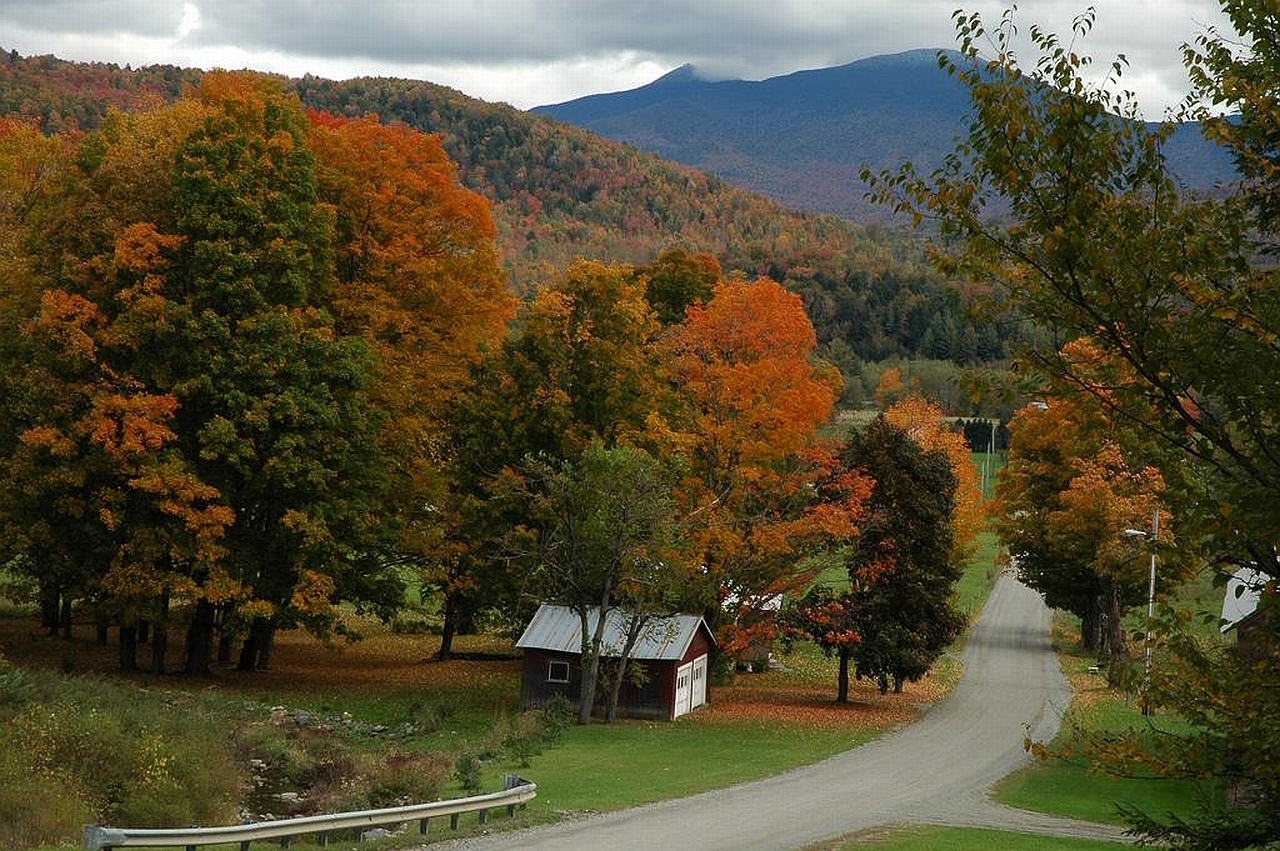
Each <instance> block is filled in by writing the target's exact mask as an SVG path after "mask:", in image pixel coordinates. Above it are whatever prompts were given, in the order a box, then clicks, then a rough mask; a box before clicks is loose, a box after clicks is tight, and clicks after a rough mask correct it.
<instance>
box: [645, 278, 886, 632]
mask: <svg viewBox="0 0 1280 851" xmlns="http://www.w3.org/2000/svg"><path fill="white" fill-rule="evenodd" d="M815 344H816V340H815V336H814V331H813V326H812V325H811V324H810V322H809V320H808V317H807V316H806V315H805V312H804V308H803V306H802V305H801V303H800V299H799V298H798V297H797V296H796V295H794V294H792V293H790V292H788V291H787V290H785V289H784V288H783V287H781V286H780V285H778V284H777V283H775V282H773V281H771V280H768V279H763V278H762V279H760V280H757V281H755V282H754V283H748V282H744V281H728V282H722V283H720V284H719V285H717V287H716V288H715V291H714V293H713V295H712V298H711V299H710V301H708V302H707V303H706V304H705V305H698V304H695V305H692V306H690V307H689V309H688V311H687V314H686V318H685V321H684V322H683V323H682V324H680V325H677V326H673V327H672V329H671V331H670V333H669V334H668V336H667V337H666V339H665V340H664V343H663V345H664V347H665V349H666V352H667V354H668V357H669V369H670V372H671V375H672V378H673V381H674V383H675V386H676V388H677V394H678V396H679V398H680V400H681V406H680V408H679V409H678V413H676V414H675V415H674V416H673V417H672V419H670V420H666V419H664V418H662V417H659V416H654V417H653V418H651V423H650V425H651V434H652V435H653V436H654V438H655V439H656V440H657V441H658V442H659V443H661V444H665V445H666V446H667V447H669V449H670V451H671V452H674V453H679V454H680V455H681V456H682V457H683V458H684V459H685V462H686V473H685V477H684V479H683V481H682V482H681V484H680V486H679V498H680V500H681V501H682V504H683V506H684V511H685V513H686V515H687V518H688V520H689V522H690V523H693V524H695V529H696V532H695V538H696V540H697V548H698V549H699V551H700V552H701V554H702V558H703V562H704V565H705V568H706V570H707V571H708V574H709V577H710V580H711V581H712V582H713V583H714V584H715V585H716V586H717V587H718V589H719V598H720V604H721V605H722V609H717V612H716V615H718V616H720V617H721V618H722V620H721V622H720V623H719V624H718V625H717V626H718V629H717V638H718V639H719V641H720V648H721V650H722V651H723V652H725V653H726V654H728V655H729V656H731V657H739V656H742V655H744V654H746V653H747V652H748V651H749V650H750V648H751V647H752V646H753V645H754V644H755V643H757V642H758V641H760V640H762V639H764V638H767V637H770V636H772V634H773V633H774V632H775V630H776V626H775V611H776V604H777V601H778V600H779V598H780V597H781V596H782V595H783V594H788V593H790V594H796V593H800V592H802V591H803V590H804V588H805V587H806V586H807V585H808V582H809V581H810V580H811V579H812V576H813V572H812V571H806V570H805V569H804V567H803V566H802V564H801V562H802V559H801V558H800V556H801V555H802V554H803V553H804V552H805V550H806V547H808V546H814V545H818V546H821V545H827V544H829V543H831V542H833V541H840V540H847V539H849V538H851V537H852V536H854V535H855V534H856V532H857V520H858V519H859V517H860V516H861V511H862V502H863V500H864V499H865V497H866V495H867V493H868V492H869V490H870V482H869V481H868V480H867V479H865V477H862V476H860V475H859V474H857V473H856V472H853V471H850V470H846V469H844V468H843V467H842V466H841V465H840V464H839V462H838V460H837V458H836V452H835V447H834V446H831V445H828V444H824V443H823V442H822V441H820V440H819V437H818V429H819V428H820V427H821V426H822V425H823V424H825V423H826V422H827V421H828V420H829V419H830V417H831V414H832V411H833V407H834V404H835V399H836V395H837V393H838V390H839V377H838V374H837V373H836V372H835V370H834V369H833V368H831V367H830V366H828V365H822V364H816V363H815V361H814V358H813V351H814V347H815Z"/></svg>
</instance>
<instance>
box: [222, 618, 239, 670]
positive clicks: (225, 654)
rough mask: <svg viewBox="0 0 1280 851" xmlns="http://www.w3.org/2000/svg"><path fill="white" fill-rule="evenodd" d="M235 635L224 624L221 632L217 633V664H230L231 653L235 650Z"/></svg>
mask: <svg viewBox="0 0 1280 851" xmlns="http://www.w3.org/2000/svg"><path fill="white" fill-rule="evenodd" d="M235 644H236V637H235V636H234V635H233V634H232V633H231V631H230V630H229V629H227V628H226V626H223V628H222V632H220V633H219V634H218V665H220V666H227V665H230V664H231V654H232V653H233V652H234V650H235Z"/></svg>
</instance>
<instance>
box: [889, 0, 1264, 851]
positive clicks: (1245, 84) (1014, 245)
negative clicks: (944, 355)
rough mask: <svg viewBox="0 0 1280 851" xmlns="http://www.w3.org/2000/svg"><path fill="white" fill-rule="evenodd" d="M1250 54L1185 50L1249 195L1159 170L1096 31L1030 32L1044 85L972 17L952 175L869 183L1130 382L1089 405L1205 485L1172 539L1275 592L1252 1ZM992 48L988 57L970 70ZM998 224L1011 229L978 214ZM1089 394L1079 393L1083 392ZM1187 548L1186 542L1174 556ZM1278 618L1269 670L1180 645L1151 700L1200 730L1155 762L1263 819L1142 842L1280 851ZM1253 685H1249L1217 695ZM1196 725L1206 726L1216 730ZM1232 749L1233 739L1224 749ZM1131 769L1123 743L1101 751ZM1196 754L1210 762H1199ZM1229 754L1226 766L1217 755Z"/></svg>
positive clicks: (1148, 828)
mask: <svg viewBox="0 0 1280 851" xmlns="http://www.w3.org/2000/svg"><path fill="white" fill-rule="evenodd" d="M1223 8H1224V10H1225V11H1226V12H1227V14H1228V16H1229V17H1230V18H1231V21H1232V24H1233V25H1234V27H1235V29H1236V31H1237V33H1239V38H1236V37H1230V38H1228V37H1227V36H1225V35H1222V34H1219V33H1215V32H1212V31H1211V32H1208V33H1206V34H1204V35H1203V36H1202V37H1201V38H1200V39H1199V40H1198V42H1197V45H1198V47H1190V46H1189V47H1187V48H1186V50H1185V54H1186V58H1187V63H1188V66H1189V69H1190V71H1191V78H1192V82H1193V84H1194V85H1195V86H1196V88H1197V92H1196V94H1197V95H1198V96H1199V98H1201V101H1202V105H1203V108H1204V110H1205V113H1206V115H1207V112H1208V111H1210V110H1212V111H1214V112H1218V111H1221V112H1222V113H1226V114H1232V113H1234V114H1235V115H1237V116H1238V118H1231V119H1229V120H1219V119H1213V120H1210V121H1209V122H1208V128H1209V130H1210V132H1211V134H1212V135H1214V136H1215V137H1216V138H1218V139H1219V140H1220V141H1221V142H1223V143H1224V144H1225V145H1226V146H1227V148H1228V150H1230V151H1231V152H1232V153H1233V154H1234V155H1235V157H1236V160H1237V163H1238V165H1239V166H1240V167H1241V172H1242V176H1243V177H1244V181H1243V183H1242V185H1241V187H1240V191H1239V192H1236V193H1234V194H1227V195H1226V196H1225V197H1219V198H1188V197H1185V196H1183V195H1182V194H1180V193H1179V191H1178V186H1177V184H1176V182H1175V180H1174V179H1173V178H1172V177H1171V176H1170V174H1169V173H1168V170H1167V168H1166V167H1165V160H1164V156H1163V145H1164V142H1165V141H1166V139H1167V137H1168V133H1169V132H1170V130H1169V127H1168V126H1167V125H1166V126H1163V127H1159V128H1156V129H1154V130H1151V129H1148V128H1147V127H1146V126H1145V125H1144V124H1143V123H1141V122H1140V121H1138V120H1137V119H1138V112H1137V108H1136V104H1135V101H1134V99H1133V95H1132V94H1131V93H1125V92H1121V93H1119V94H1117V93H1115V92H1114V89H1115V88H1116V87H1117V83H1118V78H1119V77H1120V75H1121V73H1122V71H1123V69H1124V61H1123V60H1117V61H1116V62H1115V63H1113V64H1112V66H1111V68H1110V72H1109V73H1108V74H1106V75H1105V76H1104V78H1103V80H1102V81H1101V82H1100V83H1089V82H1087V81H1086V79H1085V77H1084V73H1085V72H1084V70H1083V69H1085V68H1086V67H1087V65H1088V64H1089V63H1088V59H1087V58H1086V57H1084V56H1082V55H1080V53H1079V51H1078V50H1077V48H1076V45H1075V43H1074V41H1075V39H1078V38H1080V37H1082V36H1084V35H1085V34H1086V33H1087V32H1088V30H1089V29H1090V28H1091V27H1092V24H1093V15H1092V13H1086V14H1085V15H1082V16H1081V17H1080V18H1079V19H1078V21H1077V23H1076V26H1075V32H1074V37H1075V39H1073V42H1072V43H1071V44H1064V43H1063V42H1061V41H1060V40H1059V39H1058V38H1057V37H1056V36H1054V35H1052V34H1049V33H1046V32H1044V31H1042V30H1040V29H1038V28H1031V29H1030V31H1029V32H1030V35H1031V42H1032V49H1033V50H1034V51H1035V53H1036V59H1035V66H1034V68H1033V69H1026V70H1024V69H1023V68H1022V67H1021V66H1020V64H1019V59H1018V57H1017V55H1016V54H1015V52H1014V51H1013V49H1012V37H1013V31H1014V21H1013V14H1012V13H1011V12H1010V13H1007V14H1006V15H1005V17H1004V18H1003V19H1002V21H1001V23H1000V25H999V26H998V27H996V28H995V29H994V30H992V31H988V30H987V29H986V27H985V26H984V24H983V22H982V20H981V18H980V17H978V16H976V15H966V14H958V15H957V17H956V22H957V29H958V34H959V41H960V47H961V58H960V59H959V60H955V61H952V60H948V59H945V58H944V59H943V60H942V62H943V65H944V66H946V67H947V68H948V69H949V70H950V71H951V72H952V73H954V74H956V75H957V76H959V77H960V79H961V80H962V82H963V83H964V84H965V85H966V86H967V87H968V88H969V91H970V95H971V98H972V102H973V118H972V121H971V123H970V125H969V127H968V133H967V136H966V138H965V139H964V140H963V141H962V142H961V144H960V146H959V147H958V148H957V150H956V152H955V153H954V155H952V156H951V157H949V158H948V159H947V162H946V164H945V165H944V166H943V168H942V169H941V170H940V171H939V172H937V173H935V174H934V175H932V176H930V177H927V178H926V177H921V176H919V175H917V174H916V173H915V172H914V171H913V170H911V169H910V168H909V167H908V168H906V169H904V170H903V171H901V172H899V173H897V174H886V175H881V176H880V177H879V178H876V179H874V189H873V191H874V192H875V194H877V195H878V196H879V197H880V198H881V199H882V200H884V201H886V202H888V203H889V204H891V205H894V206H895V207H897V208H898V209H902V210H905V211H907V212H909V213H911V214H912V215H914V216H915V217H917V218H920V219H923V218H936V219H937V220H938V221H939V226H940V229H941V233H942V235H943V237H944V239H945V240H946V241H947V243H948V244H949V245H950V246H952V247H953V248H954V249H955V251H954V253H952V254H951V255H950V257H949V259H947V260H946V261H945V263H944V265H945V266H946V267H947V268H948V269H950V270H951V271H954V272H962V273H965V274H967V275H970V276H971V277H973V278H974V279H975V280H977V281H980V282H982V283H984V284H986V283H994V284H996V285H997V286H999V287H1000V288H1001V290H1002V291H1003V292H1004V293H1006V294H1007V295H1008V297H1009V299H1010V300H1011V302H1012V303H1013V304H1015V305H1016V306H1017V307H1018V308H1019V309H1021V310H1023V311H1025V312H1026V314H1027V315H1028V316H1030V317H1032V318H1034V319H1035V320H1037V321H1038V322H1040V323H1042V324H1043V325H1044V326H1046V327H1048V328H1050V329H1052V330H1053V331H1054V332H1055V333H1056V334H1058V335H1059V337H1060V338H1063V339H1068V340H1069V339H1072V338H1074V337H1079V336H1090V337H1091V338H1092V339H1093V340H1094V342H1095V344H1096V345H1097V346H1098V347H1099V348H1100V349H1101V350H1103V351H1104V352H1106V353H1107V355H1108V356H1110V357H1113V358H1115V359H1116V360H1117V361H1120V362H1123V363H1124V364H1126V365H1127V366H1128V368H1129V369H1131V371H1132V372H1131V378H1130V380H1129V381H1128V382H1126V383H1124V384H1121V385H1116V386H1110V387H1107V388H1106V392H1105V393H1096V395H1097V396H1098V398H1099V400H1100V401H1101V402H1102V403H1103V404H1104V405H1105V406H1107V407H1108V408H1109V409H1110V410H1111V411H1112V412H1113V414H1112V415H1113V416H1114V417H1115V418H1117V419H1118V420H1122V421H1125V422H1127V423H1129V424H1131V425H1133V426H1136V427H1139V428H1142V429H1145V430H1146V431H1147V432H1148V433H1149V434H1150V435H1152V436H1153V438H1154V439H1155V440H1157V441H1159V442H1160V443H1161V444H1162V445H1163V446H1164V447H1165V448H1166V449H1167V450H1170V451H1176V452H1179V453H1181V454H1182V455H1183V456H1184V457H1185V458H1186V459H1187V465H1188V466H1192V467H1195V469H1196V471H1197V473H1198V475H1199V479H1200V485H1201V492H1200V494H1199V498H1198V499H1197V500H1194V501H1192V500H1187V501H1185V502H1183V503H1182V505H1183V506H1184V507H1183V508H1182V509H1181V510H1180V512H1179V514H1178V519H1179V521H1180V523H1181V524H1182V526H1183V527H1184V528H1187V527H1193V528H1195V529H1196V530H1197V532H1198V533H1202V534H1203V536H1204V537H1203V541H1204V543H1205V545H1206V547H1207V548H1208V550H1209V556H1210V557H1211V558H1212V559H1213V560H1214V561H1217V562H1219V563H1226V564H1230V565H1237V564H1241V563H1254V564H1256V565H1257V566H1258V568H1259V569H1261V570H1263V571H1264V572H1266V573H1267V574H1269V575H1270V576H1273V577H1274V576H1280V561H1278V559H1277V550H1276V547H1275V543H1276V541H1277V540H1280V385H1277V384H1276V382H1275V381H1273V380H1272V379H1271V376H1272V375H1274V374H1276V372H1277V370H1278V369H1280V349H1277V347H1276V345H1275V342H1276V339H1277V331H1276V318H1277V316H1280V286H1277V281H1276V275H1277V271H1276V270H1275V268H1274V266H1273V265H1272V264H1270V263H1259V262H1257V261H1258V258H1259V257H1260V256H1263V255H1264V254H1265V252H1266V251H1267V250H1268V249H1269V248H1270V247H1271V246H1272V245H1273V243H1274V234H1275V227H1274V223H1275V209H1276V208H1275V204H1274V199H1275V198H1276V197H1277V192H1276V186H1277V181H1276V172H1275V164H1274V145H1273V140H1274V139H1275V138H1276V135H1277V132H1278V130H1277V128H1278V124H1277V122H1278V120H1280V119H1277V116H1280V109H1277V94H1276V88H1275V86H1274V81H1275V79H1276V78H1277V76H1280V53H1278V52H1277V49H1276V44H1277V41H1278V40H1277V18H1276V15H1275V11H1274V9H1273V8H1272V6H1271V5H1270V4H1269V3H1265V2H1262V0H1226V2H1224V3H1223ZM988 41H989V42H990V43H991V46H992V47H993V48H994V49H993V50H989V51H988V52H989V53H990V55H992V56H994V57H995V58H994V59H991V60H983V59H981V58H980V57H979V52H978V51H979V45H981V44H984V43H985V42H988ZM992 209H1002V210H1005V211H1007V215H1006V216H1004V217H1000V218H997V217H994V216H991V215H988V212H987V211H990V210H992ZM1031 361H1032V362H1033V363H1034V364H1035V365H1036V366H1038V367H1039V368H1041V369H1042V370H1044V371H1045V372H1046V373H1048V374H1049V375H1051V376H1054V377H1056V378H1057V379H1059V380H1062V381H1066V382H1068V383H1074V384H1076V385H1077V386H1082V387H1088V386H1089V383H1088V381H1087V380H1081V379H1082V376H1081V375H1080V371H1079V367H1080V366H1081V365H1080V364H1079V363H1078V362H1075V361H1072V360H1070V359H1062V358H1059V357H1058V356H1057V354H1056V352H1041V353H1039V354H1038V355H1035V356H1033V357H1032V358H1031ZM1083 378H1087V376H1084V377H1083ZM1187 539H1189V540H1196V539H1198V535H1197V536H1195V537H1191V536H1185V535H1184V540H1187ZM1276 598H1277V595H1276V594H1275V591H1274V588H1273V587H1272V586H1271V585H1269V586H1268V587H1267V588H1266V589H1264V593H1263V594H1262V602H1261V604H1260V607H1261V608H1262V610H1263V612H1264V613H1268V615H1269V616H1268V617H1267V618H1266V619H1265V620H1264V621H1263V623H1264V624H1265V626H1264V627H1263V629H1262V640H1261V642H1260V646H1261V649H1260V650H1259V653H1260V656H1259V658H1258V659H1256V660H1253V661H1250V662H1248V663H1245V662H1244V661H1243V660H1240V659H1239V658H1238V656H1237V654H1236V652H1235V651H1234V650H1232V651H1228V652H1227V654H1226V656H1225V657H1223V658H1218V657H1215V656H1212V655H1203V654H1198V653H1196V652H1194V651H1192V650H1191V649H1190V646H1189V645H1188V644H1187V643H1186V642H1183V641H1181V640H1178V641H1177V643H1176V645H1175V646H1176V647H1177V648H1178V649H1179V650H1180V653H1179V655H1177V656H1176V657H1175V664H1178V665H1182V664H1186V665H1188V666H1189V670H1191V671H1194V672H1195V675H1194V676H1191V675H1184V676H1181V677H1180V678H1178V679H1176V680H1174V679H1169V678H1166V677H1165V676H1164V675H1162V674H1160V673H1159V672H1157V676H1156V677H1155V686H1156V687H1155V689H1154V690H1153V697H1154V698H1155V699H1156V700H1157V701H1160V700H1164V701H1167V705H1168V706H1170V707H1171V708H1172V709H1174V710H1175V711H1177V712H1179V713H1181V714H1183V715H1184V716H1185V717H1187V718H1188V719H1191V720H1192V722H1193V724H1195V726H1194V727H1193V732H1192V733H1191V734H1190V735H1187V736H1159V737H1156V745H1157V747H1156V749H1155V755H1154V756H1153V757H1152V762H1153V764H1154V765H1155V767H1156V768H1157V770H1158V771H1160V772H1161V773H1163V774H1168V775H1182V774H1183V773H1184V772H1185V771H1188V770H1190V771H1197V772H1200V773H1201V775H1215V774H1217V775H1221V776H1225V777H1227V778H1229V779H1230V780H1231V782H1232V783H1234V784H1237V785H1239V786H1245V787H1248V788H1249V789H1250V790H1251V791H1253V792H1254V793H1255V794H1256V796H1257V800H1256V803H1255V804H1254V805H1253V806H1251V807H1242V808H1232V809H1227V810H1222V809H1220V808H1218V807H1210V808H1208V809H1206V810H1205V811H1204V812H1201V813H1199V814H1198V815H1197V816H1196V817H1195V818H1192V819H1189V820H1187V821H1183V822H1175V823H1173V824H1168V825H1159V824H1157V823H1156V822H1154V821H1152V820H1150V819H1144V820H1141V821H1140V822H1138V828H1139V830H1141V831H1142V832H1143V833H1144V834H1145V835H1146V836H1147V837H1148V838H1161V839H1163V840H1166V841H1169V842H1172V843H1174V844H1175V845H1177V846H1179V847H1185V848H1242V847H1248V846H1250V845H1255V844H1262V843H1265V842H1268V841H1272V840H1274V839H1275V837H1276V836H1280V782H1277V778H1276V763H1275V760H1274V759H1272V758H1271V756H1270V755H1271V754H1274V753H1275V752H1276V750H1277V749H1278V748H1280V744H1278V743H1277V738H1276V736H1277V733H1276V731H1275V729H1274V725H1266V726H1258V725H1252V726H1250V725H1248V724H1242V723H1238V720H1239V719H1236V718H1234V717H1228V715H1230V714H1231V713H1236V712H1240V713H1243V714H1244V715H1247V716H1251V717H1257V716H1256V711H1257V708H1258V707H1267V706H1270V705H1271V701H1272V695H1274V693H1275V691H1276V679H1275V676H1276V673H1275V672H1276V671H1280V665H1278V664H1277V661H1280V657H1278V656H1277V652H1278V645H1277V642H1276V629H1277V624H1280V618H1277V617H1276V616H1275V615H1276ZM1241 666H1244V667H1246V668H1248V669H1249V670H1250V671H1251V672H1252V673H1251V675H1250V676H1246V677H1243V678H1235V677H1231V676H1221V675H1222V674H1225V673H1229V672H1231V671H1238V670H1240V668H1241ZM1205 707H1212V708H1213V709H1212V710H1211V711H1207V712H1206V711H1205ZM1236 734H1240V735H1241V736H1242V737H1241V738H1232V737H1233V736H1234V735H1236ZM1108 750H1109V751H1110V752H1111V754H1112V756H1113V757H1115V760H1113V761H1112V763H1111V764H1112V765H1113V766H1115V765H1122V766H1123V765H1124V764H1125V763H1124V760H1126V759H1131V758H1132V757H1133V753H1134V752H1135V751H1136V750H1137V747H1136V743H1135V742H1134V741H1133V740H1132V738H1126V739H1124V741H1123V742H1121V743H1120V745H1118V746H1116V747H1111V748H1108ZM1192 753H1198V754H1200V755H1201V756H1200V757H1198V758H1195V759H1189V760H1188V759H1187V757H1188V756H1189V755H1190V754H1192ZM1223 755H1225V756H1223Z"/></svg>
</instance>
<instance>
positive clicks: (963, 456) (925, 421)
mask: <svg viewBox="0 0 1280 851" xmlns="http://www.w3.org/2000/svg"><path fill="white" fill-rule="evenodd" d="M884 417H885V419H886V420H888V421H889V423H890V424H892V425H894V426H896V427H897V428H899V429H901V430H903V431H905V432H906V433H907V435H908V436H909V437H910V438H911V439H912V440H913V441H915V442H916V444H917V445H918V446H919V447H920V448H921V449H923V450H924V451H926V452H934V451H942V452H945V453H946V455H947V458H948V459H949V460H950V462H951V472H952V473H953V474H954V475H955V477H956V493H955V508H954V509H953V514H952V518H951V534H952V547H953V549H952V552H951V554H950V555H951V558H952V559H953V560H954V561H955V562H957V563H963V562H965V561H967V560H968V558H969V557H970V556H971V555H972V554H973V548H974V547H975V546H976V543H977V538H978V533H979V532H981V531H982V527H983V525H984V523H985V518H984V505H983V497H982V483H981V482H980V481H979V479H978V468H977V467H975V466H974V465H973V459H972V458H971V457H970V449H969V444H968V441H966V440H965V438H964V436H963V435H962V434H961V433H960V432H958V431H955V430H954V429H951V428H949V427H948V426H947V424H946V423H945V422H944V421H943V419H942V410H941V409H940V408H939V407H938V406H937V405H936V404H934V403H933V402H930V401H929V400H927V399H925V398H923V397H921V396H918V395H914V394H913V395H911V396H908V397H907V398H905V399H902V400H900V401H898V402H895V403H894V404H893V405H891V406H890V407H889V409H888V410H886V411H885V412H884Z"/></svg>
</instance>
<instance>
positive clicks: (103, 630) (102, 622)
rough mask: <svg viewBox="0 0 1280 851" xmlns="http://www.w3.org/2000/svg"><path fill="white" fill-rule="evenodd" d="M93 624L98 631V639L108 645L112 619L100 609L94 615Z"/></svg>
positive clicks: (100, 642)
mask: <svg viewBox="0 0 1280 851" xmlns="http://www.w3.org/2000/svg"><path fill="white" fill-rule="evenodd" d="M93 626H94V629H95V630H96V631H97V636H96V640H97V642H98V643H99V644H102V645H106V643H107V640H108V636H107V629H108V628H109V627H110V626H111V621H110V620H109V619H108V618H107V615H106V613H105V612H102V611H98V612H96V613H94V616H93Z"/></svg>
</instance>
